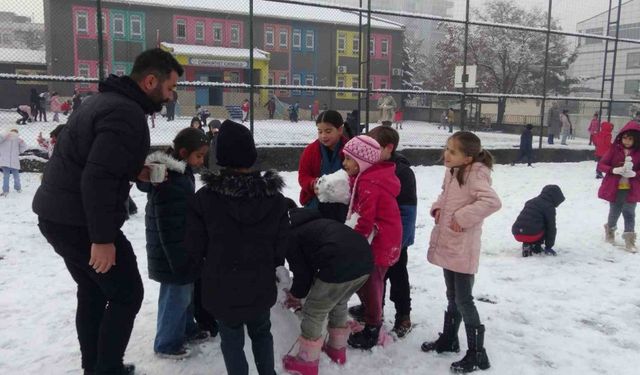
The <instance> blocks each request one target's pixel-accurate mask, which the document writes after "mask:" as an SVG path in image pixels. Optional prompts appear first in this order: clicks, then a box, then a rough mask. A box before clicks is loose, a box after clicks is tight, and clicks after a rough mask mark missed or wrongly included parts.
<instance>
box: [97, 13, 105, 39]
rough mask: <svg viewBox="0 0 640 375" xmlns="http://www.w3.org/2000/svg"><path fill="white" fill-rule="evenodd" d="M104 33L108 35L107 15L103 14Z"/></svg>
mask: <svg viewBox="0 0 640 375" xmlns="http://www.w3.org/2000/svg"><path fill="white" fill-rule="evenodd" d="M96 30H98V25H96ZM102 33H103V34H106V33H107V15H106V14H104V13H102Z"/></svg>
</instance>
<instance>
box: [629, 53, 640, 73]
mask: <svg viewBox="0 0 640 375" xmlns="http://www.w3.org/2000/svg"><path fill="white" fill-rule="evenodd" d="M639 68H640V52H634V53H628V54H627V69H639Z"/></svg>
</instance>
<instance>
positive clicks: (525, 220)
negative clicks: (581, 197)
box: [511, 185, 564, 248]
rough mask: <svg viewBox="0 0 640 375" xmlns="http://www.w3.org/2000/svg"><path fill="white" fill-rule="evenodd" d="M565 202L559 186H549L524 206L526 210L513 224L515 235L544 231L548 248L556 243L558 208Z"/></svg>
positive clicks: (512, 229) (523, 210)
mask: <svg viewBox="0 0 640 375" xmlns="http://www.w3.org/2000/svg"><path fill="white" fill-rule="evenodd" d="M562 202H564V195H563V194H562V190H560V187H559V186H558V185H547V186H545V187H544V188H542V192H541V193H540V195H538V196H537V197H535V198H533V199H530V200H528V201H527V203H525V204H524V208H523V209H522V211H521V212H520V215H518V218H517V219H516V222H515V223H513V227H512V228H511V233H513V235H517V234H525V235H532V234H537V233H540V232H543V231H544V243H545V246H546V247H549V248H551V247H553V245H554V244H555V242H556V207H558V206H559V205H560V203H562Z"/></svg>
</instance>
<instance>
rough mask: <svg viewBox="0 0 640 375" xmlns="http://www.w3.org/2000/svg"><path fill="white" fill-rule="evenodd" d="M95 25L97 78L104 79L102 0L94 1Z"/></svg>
mask: <svg viewBox="0 0 640 375" xmlns="http://www.w3.org/2000/svg"><path fill="white" fill-rule="evenodd" d="M96 17H97V19H96V26H97V27H98V30H97V31H98V79H100V81H102V80H103V79H104V42H103V39H102V38H103V33H102V0H97V1H96Z"/></svg>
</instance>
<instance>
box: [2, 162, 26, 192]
mask: <svg viewBox="0 0 640 375" xmlns="http://www.w3.org/2000/svg"><path fill="white" fill-rule="evenodd" d="M2 174H3V178H2V192H3V193H8V192H9V177H10V176H11V175H13V188H14V189H15V190H16V191H20V190H22V186H21V185H20V170H19V169H15V168H9V167H2Z"/></svg>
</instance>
